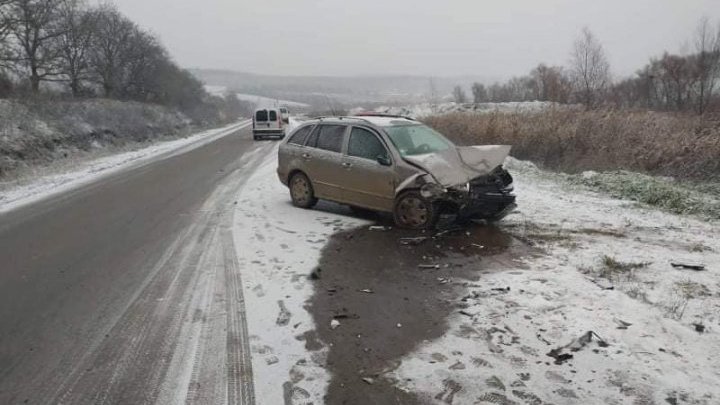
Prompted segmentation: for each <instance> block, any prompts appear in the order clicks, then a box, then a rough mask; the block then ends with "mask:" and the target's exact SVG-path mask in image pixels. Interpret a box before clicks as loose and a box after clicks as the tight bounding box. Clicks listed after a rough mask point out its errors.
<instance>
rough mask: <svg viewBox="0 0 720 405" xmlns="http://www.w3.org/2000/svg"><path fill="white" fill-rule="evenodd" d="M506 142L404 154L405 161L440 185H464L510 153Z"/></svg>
mask: <svg viewBox="0 0 720 405" xmlns="http://www.w3.org/2000/svg"><path fill="white" fill-rule="evenodd" d="M511 148H512V147H511V146H509V145H482V146H480V145H478V146H458V147H455V148H450V149H447V150H444V151H442V152H437V153H427V154H424V155H415V156H406V157H405V160H406V161H408V162H410V163H413V164H415V165H417V166H420V167H421V168H423V169H424V170H426V171H427V172H428V173H430V174H432V175H433V177H435V179H436V180H437V181H438V182H439V183H440V184H441V185H443V186H444V187H451V186H456V185H459V184H465V183H467V182H469V181H470V180H472V179H475V178H476V177H480V176H483V175H486V174H489V173H490V172H492V171H493V170H494V169H495V168H496V167H498V166H500V165H502V164H503V162H504V161H505V158H507V157H508V155H509V154H510V149H511Z"/></svg>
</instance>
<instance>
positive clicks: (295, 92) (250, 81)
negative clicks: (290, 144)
mask: <svg viewBox="0 0 720 405" xmlns="http://www.w3.org/2000/svg"><path fill="white" fill-rule="evenodd" d="M191 72H192V73H193V74H194V75H195V76H197V77H198V78H199V79H200V80H202V81H203V82H204V83H205V84H207V85H212V86H224V87H227V88H228V89H232V90H234V91H236V92H239V93H247V94H257V95H262V96H268V97H277V98H284V99H287V100H296V101H299V102H305V103H308V104H314V105H319V104H322V103H324V102H327V99H328V98H330V99H332V100H333V102H336V103H342V104H353V103H362V102H381V103H382V102H386V103H407V102H420V101H428V100H429V99H431V98H432V96H433V95H434V97H435V98H438V99H440V98H442V97H445V96H448V95H449V94H450V93H451V92H452V88H453V87H454V86H456V85H461V86H463V87H465V88H466V90H467V91H468V93H469V91H470V86H471V85H472V83H473V82H476V81H477V82H481V83H490V82H491V80H489V79H488V78H483V77H480V76H478V77H437V78H430V77H427V76H412V75H407V76H401V75H394V76H393V75H388V76H345V77H343V76H272V75H262V74H254V73H245V72H237V71H231V70H215V69H191ZM433 93H434V94H433Z"/></svg>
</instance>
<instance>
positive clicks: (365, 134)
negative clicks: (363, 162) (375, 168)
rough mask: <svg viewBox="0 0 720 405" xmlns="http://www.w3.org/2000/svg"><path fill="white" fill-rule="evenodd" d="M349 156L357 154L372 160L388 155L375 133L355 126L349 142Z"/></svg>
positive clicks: (356, 155)
mask: <svg viewBox="0 0 720 405" xmlns="http://www.w3.org/2000/svg"><path fill="white" fill-rule="evenodd" d="M347 154H348V155H349V156H355V157H360V158H365V159H370V160H377V158H378V157H381V156H382V157H384V158H387V157H388V153H387V150H386V149H385V146H384V145H383V144H382V142H381V141H380V139H378V137H377V136H375V134H373V133H372V132H370V131H368V130H367V129H363V128H353V129H352V132H351V133H350V141H349V143H348V152H347Z"/></svg>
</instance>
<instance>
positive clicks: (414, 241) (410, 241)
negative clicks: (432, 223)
mask: <svg viewBox="0 0 720 405" xmlns="http://www.w3.org/2000/svg"><path fill="white" fill-rule="evenodd" d="M428 239H429V238H428V237H427V236H418V237H415V238H400V244H401V245H405V246H417V245H420V244H422V243H423V242H425V241H426V240H428Z"/></svg>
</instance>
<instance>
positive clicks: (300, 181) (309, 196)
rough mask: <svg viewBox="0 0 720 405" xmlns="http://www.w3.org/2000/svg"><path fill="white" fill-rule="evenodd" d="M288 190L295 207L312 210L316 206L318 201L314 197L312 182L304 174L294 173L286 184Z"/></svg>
mask: <svg viewBox="0 0 720 405" xmlns="http://www.w3.org/2000/svg"><path fill="white" fill-rule="evenodd" d="M288 187H289V188H290V198H292V203H293V205H294V206H296V207H300V208H312V207H314V206H315V204H317V202H318V199H317V198H316V197H315V191H314V190H313V186H312V182H310V179H309V178H308V177H307V176H306V175H305V173H295V174H293V175H292V177H290V181H289V182H288Z"/></svg>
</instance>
